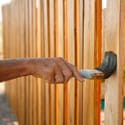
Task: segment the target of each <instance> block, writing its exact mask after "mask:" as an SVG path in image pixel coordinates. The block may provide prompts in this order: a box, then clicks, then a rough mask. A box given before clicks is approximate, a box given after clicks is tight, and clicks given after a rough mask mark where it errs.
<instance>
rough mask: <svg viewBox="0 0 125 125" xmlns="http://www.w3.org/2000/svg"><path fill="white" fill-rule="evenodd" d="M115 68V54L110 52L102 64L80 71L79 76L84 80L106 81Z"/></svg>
mask: <svg viewBox="0 0 125 125" xmlns="http://www.w3.org/2000/svg"><path fill="white" fill-rule="evenodd" d="M116 67H117V56H116V54H115V53H114V52H112V51H107V52H105V55H104V59H103V61H102V63H101V64H100V65H99V66H98V67H97V68H94V69H84V70H81V71H80V74H81V75H82V76H83V78H86V79H107V78H109V77H110V76H111V75H112V74H113V73H114V72H115V71H116Z"/></svg>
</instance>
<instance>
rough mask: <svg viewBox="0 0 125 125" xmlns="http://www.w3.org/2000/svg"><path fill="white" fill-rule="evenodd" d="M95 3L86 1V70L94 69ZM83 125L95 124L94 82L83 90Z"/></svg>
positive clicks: (89, 82)
mask: <svg viewBox="0 0 125 125" xmlns="http://www.w3.org/2000/svg"><path fill="white" fill-rule="evenodd" d="M94 3H95V1H94V0H85V1H84V45H83V46H84V48H83V49H84V55H83V56H84V57H83V58H84V68H85V69H86V68H90V69H91V68H93V67H94V53H95V52H94V51H95V50H94V43H95V36H94V35H95V29H94V28H95V4H94ZM83 92H84V95H83V124H85V125H93V124H94V81H89V80H86V81H85V82H84V88H83Z"/></svg>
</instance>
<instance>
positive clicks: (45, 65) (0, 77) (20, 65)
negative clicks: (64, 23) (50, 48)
mask: <svg viewBox="0 0 125 125" xmlns="http://www.w3.org/2000/svg"><path fill="white" fill-rule="evenodd" d="M27 75H33V76H36V77H40V78H43V79H45V80H48V81H49V82H52V83H62V82H67V81H68V80H69V79H70V78H71V77H75V78H77V79H78V80H80V81H82V77H81V75H80V73H79V72H78V71H77V70H76V68H75V67H74V66H73V65H72V64H70V63H68V62H66V61H65V60H64V59H62V58H22V59H21V58H20V59H9V60H1V61H0V82H1V81H7V80H11V79H15V78H18V77H21V76H27Z"/></svg>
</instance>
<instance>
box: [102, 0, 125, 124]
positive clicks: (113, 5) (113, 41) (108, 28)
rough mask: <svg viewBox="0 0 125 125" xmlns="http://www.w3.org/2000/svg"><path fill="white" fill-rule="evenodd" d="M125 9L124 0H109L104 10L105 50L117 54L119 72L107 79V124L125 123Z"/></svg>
mask: <svg viewBox="0 0 125 125" xmlns="http://www.w3.org/2000/svg"><path fill="white" fill-rule="evenodd" d="M124 10H125V2H124V1H123V0H120V1H117V0H115V1H114V0H110V1H107V8H106V9H104V10H103V33H104V34H103V45H104V51H108V50H110V51H114V52H115V53H116V54H117V72H116V73H115V74H114V75H112V76H111V77H110V78H109V79H108V80H106V81H105V88H106V89H105V125H111V124H113V125H123V67H124V56H123V53H124V43H125V31H124V29H125V19H124V16H125V15H124V12H123V11H124ZM110 19H111V20H110Z"/></svg>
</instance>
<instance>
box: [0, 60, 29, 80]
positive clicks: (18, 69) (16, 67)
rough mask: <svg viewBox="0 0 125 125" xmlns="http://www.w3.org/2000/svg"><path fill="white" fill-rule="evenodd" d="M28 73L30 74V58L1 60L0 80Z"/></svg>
mask: <svg viewBox="0 0 125 125" xmlns="http://www.w3.org/2000/svg"><path fill="white" fill-rule="evenodd" d="M27 75H30V70H29V59H23V58H22V59H9V60H1V61H0V82H1V81H6V80H10V79H14V78H18V77H21V76H27Z"/></svg>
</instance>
